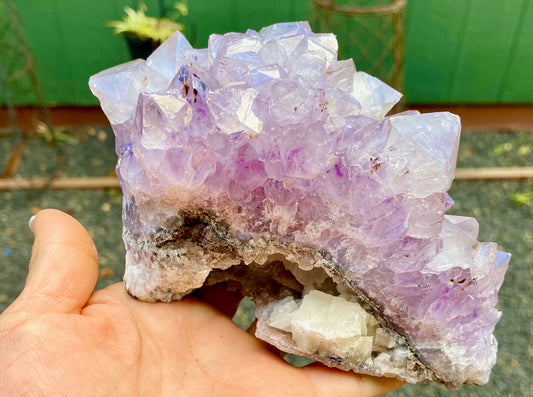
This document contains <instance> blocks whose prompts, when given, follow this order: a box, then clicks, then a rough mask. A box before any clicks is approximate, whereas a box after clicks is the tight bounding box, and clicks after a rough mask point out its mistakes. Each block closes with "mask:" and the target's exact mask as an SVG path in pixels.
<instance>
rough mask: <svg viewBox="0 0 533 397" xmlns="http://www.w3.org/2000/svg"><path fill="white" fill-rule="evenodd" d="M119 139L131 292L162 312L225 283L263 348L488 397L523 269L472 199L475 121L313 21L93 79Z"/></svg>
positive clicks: (238, 36)
mask: <svg viewBox="0 0 533 397" xmlns="http://www.w3.org/2000/svg"><path fill="white" fill-rule="evenodd" d="M89 85H90V87H91V90H92V92H93V93H94V94H95V95H96V96H97V97H98V98H99V99H100V102H101V105H102V108H103V110H104V112H105V113H106V115H107V116H108V118H109V120H110V122H111V124H112V126H113V130H114V132H115V135H116V145H117V154H118V157H119V159H118V165H117V175H118V177H119V178H120V181H121V184H122V188H123V192H124V211H123V223H124V232H123V236H124V242H125V245H126V271H125V275H124V281H125V284H126V288H127V290H128V292H129V293H130V295H132V296H134V297H136V298H138V299H142V300H145V301H151V302H153V301H165V302H168V301H171V300H177V299H181V298H182V297H183V296H185V295H186V294H188V293H190V292H191V291H193V290H195V289H197V288H200V287H202V286H204V285H211V284H215V283H225V284H226V285H227V286H228V288H234V289H240V290H241V291H242V292H243V293H244V294H247V295H249V296H251V297H252V298H253V299H254V300H255V302H256V304H257V311H256V316H257V318H258V324H257V333H256V335H257V336H258V337H259V338H262V339H264V340H265V341H267V342H269V343H271V344H273V345H275V346H276V347H278V348H279V349H281V350H284V351H286V352H290V353H295V354H299V355H304V356H307V357H309V358H312V359H316V360H319V361H321V362H323V363H324V364H326V365H329V366H334V367H338V368H341V369H345V370H354V371H357V372H360V373H366V374H373V375H377V376H390V377H397V378H399V379H404V380H407V381H409V382H414V383H426V382H429V381H431V380H435V381H437V382H440V383H443V384H446V385H447V386H448V387H452V388H455V387H458V386H459V385H461V384H463V383H469V384H480V385H481V384H484V383H486V382H487V381H488V378H489V374H490V370H491V368H492V366H493V365H494V364H495V361H496V351H497V343H496V340H495V338H494V336H493V334H492V332H493V330H494V327H495V325H496V323H497V322H498V320H499V318H500V316H501V313H499V312H498V311H497V310H496V309H495V305H496V303H497V300H498V290H499V288H500V286H501V284H502V282H503V277H504V274H505V271H506V269H507V265H508V262H509V258H510V255H509V254H507V253H503V252H499V251H498V250H497V247H496V244H494V243H482V242H478V241H477V235H478V224H477V222H476V220H475V219H472V218H465V217H459V216H450V215H446V214H445V213H446V211H447V210H448V209H449V208H450V207H451V206H452V204H453V201H452V200H451V198H450V197H449V196H448V194H447V191H448V189H449V188H450V185H451V183H452V181H453V178H454V172H455V163H456V158H457V151H458V145H459V137H460V129H461V126H460V121H459V118H458V117H457V116H455V115H452V114H449V113H431V114H419V113H418V112H414V111H411V112H405V113H400V114H397V115H393V116H387V113H388V112H389V111H390V110H391V109H392V107H393V106H394V104H395V103H397V101H398V100H399V99H400V94H399V93H398V92H396V91H395V90H393V89H392V88H390V87H388V86H387V85H385V84H384V83H382V82H381V81H379V80H378V79H376V78H374V77H372V76H370V75H368V74H366V73H364V72H360V71H356V69H355V67H354V64H353V62H352V61H351V60H337V41H336V39H335V36H334V35H332V34H313V33H312V32H311V30H310V28H309V25H308V24H307V23H305V22H296V23H282V24H276V25H272V26H269V27H266V28H264V29H262V30H261V31H259V32H256V31H253V30H249V31H247V32H246V33H228V34H225V35H212V36H211V37H210V39H209V45H208V48H206V49H200V50H197V49H193V48H192V47H191V46H190V45H189V43H188V42H187V40H186V39H185V38H184V37H183V36H182V35H181V34H180V33H179V32H176V33H175V34H174V35H173V36H172V37H171V38H170V39H168V40H167V41H166V42H164V43H163V44H162V45H161V46H160V47H159V48H158V49H157V50H156V51H155V52H154V53H153V54H152V55H151V56H150V57H149V58H148V59H147V60H146V61H143V60H136V61H132V62H128V63H125V64H123V65H119V66H116V67H114V68H111V69H108V70H105V71H103V72H101V73H98V74H96V75H95V76H92V77H91V79H90V82H89Z"/></svg>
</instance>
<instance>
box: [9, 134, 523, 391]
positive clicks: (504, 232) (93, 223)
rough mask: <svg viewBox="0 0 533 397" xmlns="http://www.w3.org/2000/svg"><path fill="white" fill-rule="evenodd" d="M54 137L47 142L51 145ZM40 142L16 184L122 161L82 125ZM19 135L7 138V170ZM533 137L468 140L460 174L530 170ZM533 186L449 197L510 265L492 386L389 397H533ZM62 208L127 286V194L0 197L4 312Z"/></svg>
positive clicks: (245, 310)
mask: <svg viewBox="0 0 533 397" xmlns="http://www.w3.org/2000/svg"><path fill="white" fill-rule="evenodd" d="M45 138H48V139H45ZM55 138H56V140H57V139H58V140H59V141H61V142H57V141H56V142H55V143H49V142H50V134H47V133H46V131H45V133H41V134H37V135H36V136H35V137H33V138H32V139H31V140H30V142H29V144H28V148H27V150H26V153H25V157H24V160H23V163H22V165H21V167H20V168H19V170H18V171H17V173H16V177H28V176H32V175H43V176H44V175H56V176H81V175H91V176H102V175H107V174H109V173H111V172H112V171H113V167H114V163H115V154H114V150H113V139H112V133H111V131H110V130H109V129H105V128H93V127H85V128H80V129H70V130H68V131H65V132H64V133H62V132H61V131H60V132H59V133H57V132H56V134H55ZM17 139H18V137H17V136H15V135H14V134H10V133H0V159H1V160H0V161H1V164H0V166H3V165H4V163H5V162H6V161H7V157H8V155H9V153H10V151H11V148H12V147H13V145H14V144H15V143H16V142H17ZM532 150H533V133H532V132H513V133H509V132H491V133H488V132H475V131H471V132H464V133H463V137H462V141H461V150H460V154H459V166H460V167H489V166H533V156H532V154H531V151H532ZM532 192H533V181H499V182H481V181H470V182H468V181H456V182H455V183H454V184H453V187H452V190H451V192H450V194H451V195H452V197H453V198H454V200H455V206H454V207H453V208H452V210H451V211H450V213H452V214H456V215H464V216H473V217H476V218H477V219H478V221H479V223H480V238H479V239H480V241H496V242H498V243H499V246H500V249H501V250H505V251H508V252H511V253H512V254H513V258H512V260H511V264H510V267H509V270H508V272H507V276H506V279H505V282H504V284H503V287H502V290H501V292H500V302H499V304H498V305H499V308H500V310H502V311H503V313H504V315H503V318H502V320H501V321H500V323H499V324H498V326H497V327H496V331H495V333H496V337H497V339H498V341H499V343H500V349H499V354H498V362H497V365H496V366H495V368H494V370H493V373H492V377H491V380H490V382H489V384H488V385H486V386H484V387H482V388H480V387H475V386H464V387H462V388H461V389H460V390H459V391H458V392H451V391H448V390H446V389H445V388H442V387H438V386H435V385H429V386H420V385H408V386H405V387H403V388H402V389H400V390H398V391H395V392H393V393H389V396H398V397H399V396H452V395H454V396H517V397H518V396H531V395H533V379H532V377H531V374H532V373H533V338H532V334H533V321H532V320H533V302H532V296H531V291H532V287H533V277H532V276H533V267H532V266H531V264H532V263H533V193H532ZM47 207H53V208H59V209H62V210H64V211H66V212H68V213H70V214H71V215H73V216H74V217H76V218H77V219H78V220H79V221H80V222H81V223H82V224H83V225H84V226H85V227H86V228H87V230H88V231H89V233H90V235H91V236H92V237H93V239H94V241H95V244H96V247H97V249H98V252H99V257H100V279H99V281H98V285H97V288H101V287H104V286H106V285H108V284H111V283H114V282H117V281H120V280H121V277H122V273H123V270H124V269H123V267H124V261H123V257H124V248H123V245H122V240H121V236H120V235H121V219H120V214H121V194H120V192H118V191H115V190H109V191H80V190H70V191H47V190H32V191H12V192H0V224H1V227H2V232H1V233H0V312H1V311H3V310H4V309H5V308H6V307H7V306H8V305H9V304H10V302H11V301H12V300H13V299H14V298H15V297H16V296H17V295H18V293H19V292H20V290H21V289H22V287H23V285H24V280H25V277H26V272H27V263H28V260H29V257H30V251H31V243H32V236H31V233H30V231H29V229H28V226H27V221H28V219H29V218H30V216H31V215H32V214H33V213H35V212H36V211H38V210H39V209H40V208H47ZM252 311H253V303H251V302H250V301H246V303H245V304H243V305H242V306H241V308H240V310H239V312H238V313H237V315H236V318H235V321H236V322H237V323H238V324H240V325H241V326H243V327H245V326H246V324H248V323H249V322H250V321H251V318H252V314H251V313H252Z"/></svg>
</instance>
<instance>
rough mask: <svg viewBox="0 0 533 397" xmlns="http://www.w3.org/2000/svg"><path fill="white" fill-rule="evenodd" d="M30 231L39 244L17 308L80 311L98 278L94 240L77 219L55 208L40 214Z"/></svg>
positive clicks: (35, 244) (32, 311)
mask: <svg viewBox="0 0 533 397" xmlns="http://www.w3.org/2000/svg"><path fill="white" fill-rule="evenodd" d="M30 229H31V231H32V232H33V234H34V236H35V241H34V243H33V248H32V254H31V260H30V267H29V272H28V276H27V278H26V285H25V286H24V290H23V291H22V293H21V295H20V296H19V298H17V300H16V301H15V302H16V306H17V309H19V310H23V311H27V312H30V313H43V312H49V311H55V312H64V313H72V312H79V311H80V310H81V308H82V307H83V306H84V305H85V304H86V303H87V300H88V299H89V297H90V296H91V293H92V291H93V289H94V287H95V285H96V281H97V279H98V254H97V253H96V248H95V246H94V243H93V241H92V240H91V237H89V235H88V233H87V231H86V230H85V229H84V228H83V226H82V225H81V224H80V223H79V222H78V221H76V220H75V219H74V218H72V217H71V216H69V215H67V214H65V213H63V212H61V211H58V210H52V209H48V210H43V211H40V212H39V213H38V214H37V215H36V216H35V218H34V219H33V221H32V222H31V224H30Z"/></svg>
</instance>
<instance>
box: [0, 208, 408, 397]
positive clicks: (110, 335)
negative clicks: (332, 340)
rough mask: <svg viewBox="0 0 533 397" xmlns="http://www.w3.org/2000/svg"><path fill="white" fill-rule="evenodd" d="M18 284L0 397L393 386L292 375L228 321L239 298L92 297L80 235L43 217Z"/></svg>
mask: <svg viewBox="0 0 533 397" xmlns="http://www.w3.org/2000/svg"><path fill="white" fill-rule="evenodd" d="M31 229H32V232H33V233H34V235H35V241H34V245H33V250H32V258H31V261H30V267H29V273H28V277H27V280H26V285H25V287H24V290H23V291H22V293H21V294H20V296H19V297H18V298H17V299H16V300H15V301H14V302H13V304H12V305H11V306H9V307H8V308H7V309H6V310H5V311H4V312H3V313H2V314H1V315H0V374H2V376H1V377H0V395H2V396H4V395H5V396H18V395H31V396H35V395H39V396H40V395H43V396H52V395H54V396H67V395H68V396H122V395H127V396H156V395H162V396H166V395H172V396H177V395H194V396H204V395H210V396H263V395H265V396H292V395H294V396H312V395H316V396H327V395H335V396H375V395H379V394H382V393H385V392H387V391H389V390H392V389H394V388H396V387H399V386H400V385H401V384H402V382H400V381H397V380H394V379H385V378H384V379H381V378H374V377H370V376H363V375H358V374H354V373H352V372H342V371H339V370H335V369H331V368H326V367H324V366H322V365H320V364H316V365H311V366H308V367H305V368H294V367H292V366H291V365H289V364H287V363H286V362H285V361H284V360H283V359H282V358H281V357H280V355H279V354H278V353H277V352H275V351H273V350H274V349H273V348H271V347H270V346H267V345H266V344H264V343H262V342H261V341H259V340H257V339H256V338H255V337H253V336H252V335H250V334H248V333H247V332H245V331H243V330H241V329H240V328H238V327H237V326H236V325H235V324H234V323H233V322H232V321H231V316H233V314H234V312H235V310H236V307H237V305H238V302H239V300H240V297H239V296H237V295H235V294H234V293H229V292H227V291H224V290H222V289H221V288H217V287H216V286H215V287H212V288H210V289H202V290H201V291H200V293H199V294H197V295H198V296H199V297H200V299H198V298H193V297H186V298H184V299H183V300H181V301H179V302H173V303H146V302H140V301H136V300H134V299H132V298H130V297H129V296H128V295H127V294H126V292H125V289H124V285H123V284H122V283H117V284H114V285H111V286H109V287H107V288H104V289H102V290H99V291H94V292H93V289H94V287H95V285H96V281H97V277H98V257H97V253H96V249H95V247H94V244H93V242H92V240H91V238H90V237H89V235H88V234H87V232H86V231H85V229H84V228H83V227H82V226H81V225H80V224H79V223H78V222H77V221H76V220H74V219H73V218H71V217H70V216H68V215H66V214H64V213H62V212H60V211H57V210H44V211H41V212H39V213H38V214H37V216H36V217H35V219H34V221H33V222H32V224H31Z"/></svg>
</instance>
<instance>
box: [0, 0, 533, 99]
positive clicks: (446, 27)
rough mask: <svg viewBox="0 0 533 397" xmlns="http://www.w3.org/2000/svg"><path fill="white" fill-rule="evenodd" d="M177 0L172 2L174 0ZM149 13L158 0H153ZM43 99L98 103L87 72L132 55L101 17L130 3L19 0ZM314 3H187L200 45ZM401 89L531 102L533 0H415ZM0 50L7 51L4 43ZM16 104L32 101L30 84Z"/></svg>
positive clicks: (303, 11) (297, 16)
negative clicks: (214, 36)
mask: <svg viewBox="0 0 533 397" xmlns="http://www.w3.org/2000/svg"><path fill="white" fill-rule="evenodd" d="M171 2H172V1H171V0H167V1H166V3H167V4H170V3H171ZM146 3H147V4H148V6H149V8H150V10H151V11H152V13H155V12H156V9H157V7H156V4H157V1H156V0H147V1H146ZM15 4H16V6H17V9H18V11H19V13H20V16H21V19H22V22H23V25H24V30H25V34H26V39H27V41H28V43H29V46H30V48H31V49H32V51H33V53H34V56H35V63H36V67H37V73H38V76H39V77H40V79H41V81H42V85H43V88H44V91H45V94H46V98H47V101H48V102H50V103H53V104H82V105H93V104H96V103H97V101H96V100H95V98H94V97H93V96H92V95H91V93H90V92H89V89H88V88H87V80H88V78H89V76H90V75H92V74H94V73H96V72H98V71H100V70H102V69H105V68H107V67H110V66H113V65H115V64H117V63H121V62H125V61H126V60H128V52H127V48H126V45H125V43H124V41H123V40H122V39H121V37H118V36H113V35H112V31H111V29H110V28H108V27H106V26H105V21H107V20H112V19H120V18H121V16H122V10H123V8H124V6H126V5H130V6H135V4H136V1H134V0H133V1H132V0H15ZM309 4H310V0H189V9H190V13H191V15H192V16H193V17H194V19H195V21H196V23H197V25H198V37H197V42H196V43H195V44H196V46H200V47H204V46H205V45H206V43H207V38H208V36H209V34H210V33H213V32H215V33H224V32H227V31H232V30H233V31H244V30H246V28H253V29H259V28H260V27H262V26H265V25H268V24H271V23H274V22H280V21H286V20H303V19H306V18H307V15H308V5H309ZM406 15H407V38H406V48H405V52H406V75H405V96H406V100H407V101H408V102H411V103H533V77H532V74H533V0H506V1H501V0H446V1H443V0H409V3H408V8H407V14H406ZM0 56H2V50H1V49H0ZM10 89H11V91H12V93H13V97H14V100H15V102H17V103H19V104H25V103H32V102H34V99H33V95H32V93H31V90H30V89H29V86H28V84H27V82H25V81H24V80H21V81H18V82H17V83H16V84H13V85H11V86H10Z"/></svg>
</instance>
